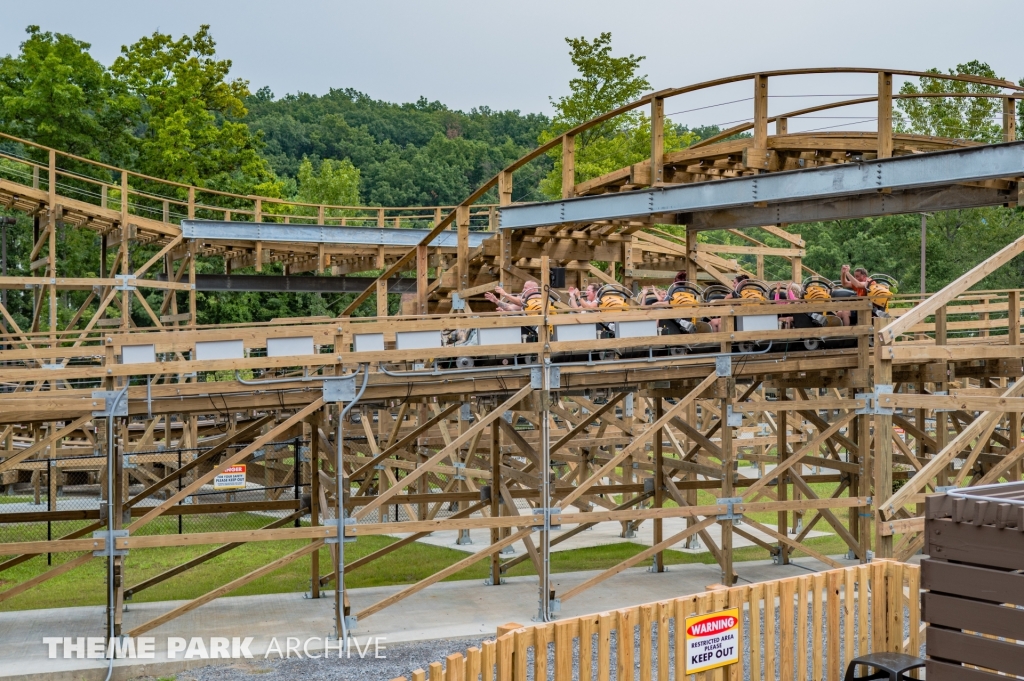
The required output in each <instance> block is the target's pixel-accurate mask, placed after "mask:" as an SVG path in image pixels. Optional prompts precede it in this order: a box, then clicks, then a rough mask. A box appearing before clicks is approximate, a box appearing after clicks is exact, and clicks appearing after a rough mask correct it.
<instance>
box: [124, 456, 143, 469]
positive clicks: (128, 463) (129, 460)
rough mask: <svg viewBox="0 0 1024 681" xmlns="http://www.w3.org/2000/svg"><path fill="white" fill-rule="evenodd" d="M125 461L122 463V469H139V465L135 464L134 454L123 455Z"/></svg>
mask: <svg viewBox="0 0 1024 681" xmlns="http://www.w3.org/2000/svg"><path fill="white" fill-rule="evenodd" d="M122 456H123V460H122V462H121V468H138V467H139V464H137V463H135V455H134V454H123V455H122Z"/></svg>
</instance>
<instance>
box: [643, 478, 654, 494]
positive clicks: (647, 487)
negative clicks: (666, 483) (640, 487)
mask: <svg viewBox="0 0 1024 681" xmlns="http://www.w3.org/2000/svg"><path fill="white" fill-rule="evenodd" d="M653 492H654V478H644V494H652V493H653Z"/></svg>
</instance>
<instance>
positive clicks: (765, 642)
mask: <svg viewBox="0 0 1024 681" xmlns="http://www.w3.org/2000/svg"><path fill="white" fill-rule="evenodd" d="M919 591H920V568H918V567H917V566H916V565H907V564H904V563H898V562H894V561H876V562H874V563H870V564H867V565H858V566H855V567H849V568H844V569H841V570H831V571H828V572H819V573H815V574H807V575H801V576H799V577H791V578H788V579H782V580H778V581H773V582H764V583H761V584H753V585H750V586H738V587H733V588H730V589H725V588H723V589H720V590H716V591H711V592H706V593H701V594H694V595H691V596H683V597H681V598H676V599H673V600H668V601H660V602H657V603H648V604H646V605H639V606H635V607H632V608H624V609H621V610H615V611H612V612H604V613H600V614H596V615H584V616H583V617H575V618H572V619H565V620H558V621H555V622H550V623H546V624H537V625H533V626H529V627H523V628H521V629H516V630H514V631H510V632H507V633H501V635H499V636H498V637H497V638H496V639H495V640H491V641H485V642H484V643H483V644H482V645H481V646H480V647H479V648H477V647H473V648H469V649H468V650H467V651H466V654H465V655H463V654H462V653H455V654H453V655H449V656H448V657H447V658H445V661H444V663H441V662H433V663H431V664H430V665H429V666H428V669H427V670H426V671H425V670H423V669H417V670H416V671H414V672H412V674H411V681H427V678H428V676H429V681H546V680H547V679H552V681H609V679H611V678H614V679H615V680H616V681H635V680H637V679H638V680H639V681H654V680H655V679H656V680H657V681H669V680H670V679H673V680H675V681H681V680H682V679H684V678H692V679H698V680H700V681H704V680H707V681H710V680H712V679H715V680H718V679H722V680H724V679H729V680H730V681H732V680H736V681H739V680H741V679H745V678H749V679H751V680H752V681H761V680H762V679H764V680H765V681H768V680H773V679H779V680H785V681H789V680H791V679H793V680H797V679H799V680H800V681H803V680H804V679H827V680H828V681H839V679H842V678H843V673H844V670H845V668H846V665H847V664H849V661H850V660H852V659H854V658H855V657H857V656H860V655H864V654H866V653H869V652H882V651H887V652H904V653H908V654H911V655H919V654H920V648H921V631H922V628H921V614H920V605H919V604H920V598H919ZM727 608H739V609H740V611H741V614H742V616H741V622H740V632H741V633H740V640H741V646H742V647H741V652H740V661H739V663H738V664H734V665H731V666H729V667H725V668H721V669H718V670H712V671H708V672H701V673H699V674H695V675H690V676H687V675H686V671H685V659H684V656H682V655H679V654H678V651H680V650H685V649H686V633H685V627H682V626H680V625H679V623H680V622H683V621H684V619H685V618H686V617H690V616H693V615H701V614H706V613H712V612H716V611H720V610H724V609H727ZM908 625H909V627H908ZM905 630H908V631H909V636H907V637H904V631H905ZM623 632H628V635H629V637H630V638H631V639H634V641H633V643H632V644H631V645H628V646H625V647H621V648H620V646H619V645H618V640H619V638H621V635H622V633H623ZM499 633H500V632H499ZM400 679H401V681H406V679H405V677H400ZM393 681H399V679H395V680H393Z"/></svg>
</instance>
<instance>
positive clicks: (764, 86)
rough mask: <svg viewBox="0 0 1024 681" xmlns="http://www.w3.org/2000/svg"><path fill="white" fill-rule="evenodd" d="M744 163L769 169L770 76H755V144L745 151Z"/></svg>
mask: <svg viewBox="0 0 1024 681" xmlns="http://www.w3.org/2000/svg"><path fill="white" fill-rule="evenodd" d="M743 164H744V165H745V166H747V167H748V168H756V169H758V170H767V169H768V76H764V75H761V74H758V75H756V76H754V144H753V146H752V147H748V148H747V149H746V150H745V152H744V159H743Z"/></svg>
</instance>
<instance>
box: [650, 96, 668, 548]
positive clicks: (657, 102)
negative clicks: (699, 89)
mask: <svg viewBox="0 0 1024 681" xmlns="http://www.w3.org/2000/svg"><path fill="white" fill-rule="evenodd" d="M664 182H665V100H664V99H663V98H661V97H655V98H654V99H652V100H651V186H652V187H657V186H660V185H661V184H663V183H664ZM659 555H660V554H659Z"/></svg>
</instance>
